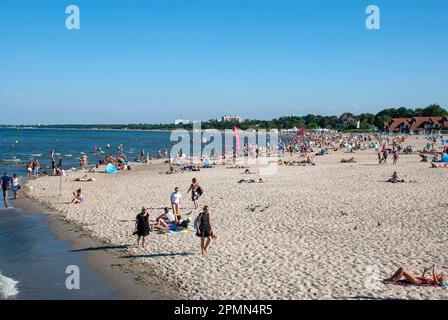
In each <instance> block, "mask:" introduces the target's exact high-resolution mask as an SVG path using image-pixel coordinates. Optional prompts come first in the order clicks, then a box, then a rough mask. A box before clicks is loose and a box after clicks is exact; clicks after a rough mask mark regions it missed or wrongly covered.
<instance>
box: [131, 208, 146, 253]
mask: <svg viewBox="0 0 448 320" xmlns="http://www.w3.org/2000/svg"><path fill="white" fill-rule="evenodd" d="M134 234H137V245H140V240H141V241H142V247H145V242H146V237H147V236H148V235H149V214H148V210H147V209H146V208H145V207H143V208H142V212H140V213H139V214H138V215H137V217H136V218H135V230H134Z"/></svg>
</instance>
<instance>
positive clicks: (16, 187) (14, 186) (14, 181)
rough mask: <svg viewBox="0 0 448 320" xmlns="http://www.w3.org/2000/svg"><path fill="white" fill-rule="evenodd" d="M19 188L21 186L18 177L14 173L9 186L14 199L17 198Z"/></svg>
mask: <svg viewBox="0 0 448 320" xmlns="http://www.w3.org/2000/svg"><path fill="white" fill-rule="evenodd" d="M20 188H21V187H20V180H19V177H18V176H17V175H16V174H15V173H14V174H13V176H12V187H11V191H12V192H14V200H15V199H18V198H19V190H20Z"/></svg>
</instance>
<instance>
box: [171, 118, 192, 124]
mask: <svg viewBox="0 0 448 320" xmlns="http://www.w3.org/2000/svg"><path fill="white" fill-rule="evenodd" d="M190 123H191V121H190V120H186V119H176V120H174V124H175V125H182V124H190Z"/></svg>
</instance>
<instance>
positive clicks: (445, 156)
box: [442, 153, 448, 162]
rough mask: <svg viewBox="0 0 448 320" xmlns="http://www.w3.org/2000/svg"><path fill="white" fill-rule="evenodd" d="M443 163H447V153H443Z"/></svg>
mask: <svg viewBox="0 0 448 320" xmlns="http://www.w3.org/2000/svg"><path fill="white" fill-rule="evenodd" d="M442 161H443V162H448V153H445V154H444V155H443V157H442Z"/></svg>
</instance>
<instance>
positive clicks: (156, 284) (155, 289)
mask: <svg viewBox="0 0 448 320" xmlns="http://www.w3.org/2000/svg"><path fill="white" fill-rule="evenodd" d="M21 196H22V197H21V198H19V199H17V200H11V204H13V205H14V208H15V209H18V210H22V211H23V212H24V213H25V214H31V215H33V214H43V215H44V218H43V220H44V221H45V222H47V223H48V225H49V228H50V230H51V232H52V233H53V234H54V235H55V237H56V238H57V239H59V240H65V241H68V242H69V243H70V248H71V251H73V252H78V251H84V252H85V259H86V263H87V265H88V266H89V267H90V268H91V269H92V270H93V272H95V273H96V274H98V275H99V276H101V277H103V278H105V280H106V282H107V283H108V284H109V285H110V286H111V287H112V288H115V289H117V290H118V291H119V293H120V296H121V298H122V299H124V300H165V299H170V300H180V299H184V298H185V297H183V296H182V295H181V294H179V292H177V290H176V289H175V288H173V287H172V286H170V285H169V284H167V283H165V282H164V281H163V280H162V279H160V278H159V277H158V276H157V275H156V274H153V273H152V272H150V270H148V269H147V268H146V270H145V266H143V265H141V264H139V263H132V262H131V261H126V260H125V259H122V257H123V255H126V253H125V252H120V251H121V250H123V248H121V247H120V246H113V245H110V244H107V243H105V242H103V241H101V240H99V239H96V238H94V237H93V236H91V235H90V234H88V233H86V232H85V231H84V230H82V227H81V226H79V225H77V224H76V223H74V222H69V221H67V220H66V219H64V218H63V217H62V216H60V215H59V214H58V213H55V212H54V211H53V210H51V209H49V208H48V207H46V206H45V205H44V204H42V203H40V202H39V201H37V200H33V199H31V198H30V197H29V196H28V195H27V194H26V192H22V194H21Z"/></svg>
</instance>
